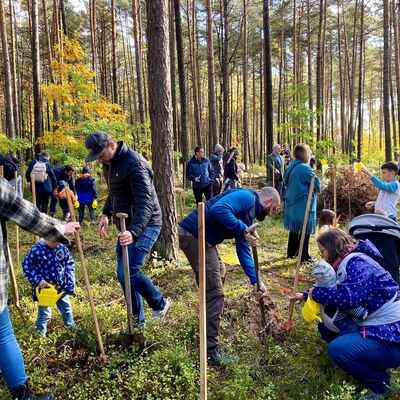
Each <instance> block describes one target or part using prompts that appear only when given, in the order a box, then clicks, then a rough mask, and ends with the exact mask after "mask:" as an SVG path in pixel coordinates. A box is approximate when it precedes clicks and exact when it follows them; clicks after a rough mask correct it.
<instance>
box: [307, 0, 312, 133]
mask: <svg viewBox="0 0 400 400" xmlns="http://www.w3.org/2000/svg"><path fill="white" fill-rule="evenodd" d="M310 11H311V7H310V0H307V60H308V62H307V80H308V108H309V110H310V111H311V112H312V111H313V108H314V104H313V88H312V52H311V16H310ZM310 131H311V133H312V134H313V133H314V118H313V115H312V114H311V117H310Z"/></svg>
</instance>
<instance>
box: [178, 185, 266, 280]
mask: <svg viewBox="0 0 400 400" xmlns="http://www.w3.org/2000/svg"><path fill="white" fill-rule="evenodd" d="M264 217H265V215H264V207H263V206H262V204H261V203H260V198H259V195H258V193H257V192H255V191H253V190H248V189H238V188H236V189H230V190H227V191H226V192H223V193H221V194H219V195H218V196H215V197H213V198H212V199H210V200H208V201H207V202H206V203H205V226H206V233H205V236H206V242H207V243H208V244H210V245H211V246H216V245H217V244H219V243H222V242H223V241H224V240H225V239H235V242H236V253H237V255H238V258H239V261H240V265H241V266H242V267H243V269H244V271H245V273H246V275H247V276H248V277H249V279H250V282H251V283H252V284H254V283H255V282H256V273H255V268H254V261H253V257H252V256H251V251H250V245H249V243H248V242H247V240H246V239H245V238H244V236H243V233H244V231H245V229H246V228H247V227H249V226H250V225H251V224H252V223H253V221H254V219H255V218H257V219H258V220H259V221H262V220H263V219H264ZM197 218H198V212H197V208H196V209H195V210H194V211H192V212H191V213H190V214H189V215H188V216H187V217H186V218H185V219H184V220H183V221H181V223H180V226H181V227H182V228H183V229H184V230H185V231H187V232H189V233H190V234H192V235H193V236H194V237H197V236H198V221H197Z"/></svg>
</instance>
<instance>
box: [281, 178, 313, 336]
mask: <svg viewBox="0 0 400 400" xmlns="http://www.w3.org/2000/svg"><path fill="white" fill-rule="evenodd" d="M314 181H315V173H314V174H313V175H312V177H311V182H310V188H309V190H308V197H307V204H306V211H305V213H304V219H303V229H302V230H301V237H300V246H299V252H298V255H297V265H296V272H295V275H294V283H293V291H292V296H294V295H295V294H296V293H297V287H298V285H299V277H300V268H301V256H302V254H303V247H304V238H305V236H306V230H307V223H308V215H309V211H310V205H311V198H312V194H313V191H314ZM294 303H295V301H294V300H290V305H289V318H288V320H287V321H286V322H285V324H284V328H285V329H286V330H288V331H289V330H290V329H292V325H293V322H292V317H293V310H294Z"/></svg>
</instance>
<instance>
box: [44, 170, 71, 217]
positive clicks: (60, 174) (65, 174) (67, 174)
mask: <svg viewBox="0 0 400 400" xmlns="http://www.w3.org/2000/svg"><path fill="white" fill-rule="evenodd" d="M74 172H75V169H74V167H73V166H72V165H66V166H64V165H61V166H60V167H57V168H54V175H55V176H56V180H57V184H58V182H60V181H64V182H65V183H68V187H69V188H70V189H71V190H72V191H73V192H74V193H75V194H76V191H75V184H74ZM56 206H57V198H56V197H55V196H54V195H53V193H52V194H51V202H50V212H49V214H50V216H51V217H54V214H55V213H56Z"/></svg>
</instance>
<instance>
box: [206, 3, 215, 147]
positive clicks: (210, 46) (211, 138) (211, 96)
mask: <svg viewBox="0 0 400 400" xmlns="http://www.w3.org/2000/svg"><path fill="white" fill-rule="evenodd" d="M206 7H207V71H208V150H209V152H211V151H212V147H213V145H215V144H216V143H217V142H218V130H217V101H216V95H215V68H214V40H213V23H212V2H211V0H207V3H206Z"/></svg>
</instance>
